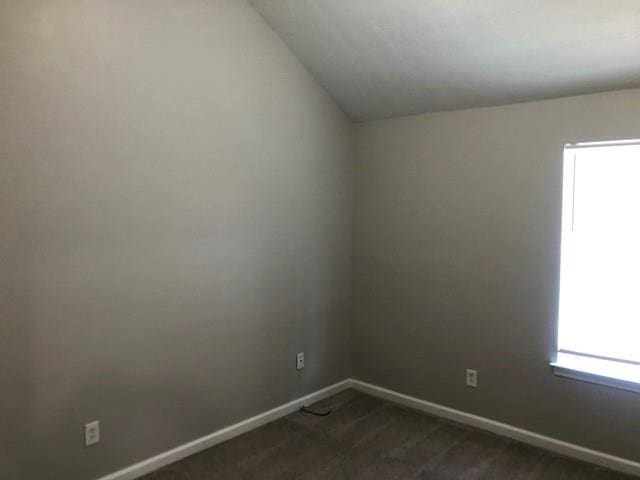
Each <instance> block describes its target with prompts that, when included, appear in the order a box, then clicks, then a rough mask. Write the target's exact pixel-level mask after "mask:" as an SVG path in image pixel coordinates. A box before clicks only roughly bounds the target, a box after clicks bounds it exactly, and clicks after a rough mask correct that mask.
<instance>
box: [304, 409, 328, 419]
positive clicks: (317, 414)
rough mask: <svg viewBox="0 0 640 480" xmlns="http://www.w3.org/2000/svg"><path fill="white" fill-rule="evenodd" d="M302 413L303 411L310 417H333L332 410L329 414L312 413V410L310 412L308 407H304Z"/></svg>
mask: <svg viewBox="0 0 640 480" xmlns="http://www.w3.org/2000/svg"><path fill="white" fill-rule="evenodd" d="M300 411H301V412H302V413H308V414H309V415H315V416H316V417H328V416H329V415H331V413H332V411H331V410H329V411H327V412H322V413H321V412H314V411H312V410H309V409H308V408H307V407H302V408H301V409H300Z"/></svg>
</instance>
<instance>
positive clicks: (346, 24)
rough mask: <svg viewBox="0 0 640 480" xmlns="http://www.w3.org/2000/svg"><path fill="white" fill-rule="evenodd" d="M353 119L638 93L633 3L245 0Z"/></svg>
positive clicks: (639, 31)
mask: <svg viewBox="0 0 640 480" xmlns="http://www.w3.org/2000/svg"><path fill="white" fill-rule="evenodd" d="M251 3H252V4H253V6H254V7H255V8H256V10H258V12H259V13H260V14H261V15H262V16H263V17H264V18H265V19H266V21H267V22H268V23H269V24H270V25H271V26H272V27H273V29H274V30H275V31H276V32H277V33H278V34H279V35H280V36H281V37H282V39H283V40H284V41H285V42H286V43H287V44H288V45H289V47H290V48H291V50H293V52H294V53H295V54H296V56H297V57H298V58H299V59H300V60H301V61H302V63H303V64H305V65H306V67H307V68H308V69H309V70H310V71H311V73H312V74H313V75H314V76H315V77H316V79H317V80H318V81H319V82H320V83H321V84H322V85H323V86H324V88H326V89H327V91H328V92H329V93H330V94H331V95H332V96H333V98H334V99H335V100H336V101H337V102H338V104H339V105H340V106H341V107H342V108H343V109H344V111H345V112H346V113H347V114H348V115H350V116H351V118H352V119H354V120H358V121H361V120H371V119H378V118H385V117H391V116H396V115H408V114H414V113H422V112H432V111H442V110H454V109H460V108H469V107H477V106H485V105H498V104H505V103H515V102H521V101H528V100H537V99H543V98H552V97H558V96H565V95H574V94H580V93H588V92H596V91H603V90H613V89H618V88H626V87H633V86H638V85H640V0H251Z"/></svg>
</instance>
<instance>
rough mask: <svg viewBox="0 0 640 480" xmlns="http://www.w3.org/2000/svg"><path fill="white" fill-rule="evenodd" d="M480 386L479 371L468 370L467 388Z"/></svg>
mask: <svg viewBox="0 0 640 480" xmlns="http://www.w3.org/2000/svg"><path fill="white" fill-rule="evenodd" d="M477 386H478V371H477V370H471V369H467V387H472V388H476V387H477Z"/></svg>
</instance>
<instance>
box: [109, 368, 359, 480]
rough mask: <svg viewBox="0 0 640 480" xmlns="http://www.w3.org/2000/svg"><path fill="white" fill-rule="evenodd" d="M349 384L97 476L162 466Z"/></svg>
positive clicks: (122, 478)
mask: <svg viewBox="0 0 640 480" xmlns="http://www.w3.org/2000/svg"><path fill="white" fill-rule="evenodd" d="M350 386H351V380H349V379H347V380H343V381H341V382H338V383H336V384H334V385H331V386H329V387H326V388H323V389H322V390H318V391H317V392H313V393H311V394H309V395H306V396H304V397H301V398H298V399H296V400H293V401H291V402H289V403H286V404H284V405H280V406H279V407H276V408H274V409H272V410H269V411H267V412H264V413H261V414H259V415H256V416H255V417H251V418H248V419H246V420H243V421H242V422H239V423H236V424H235V425H231V426H229V427H226V428H223V429H222V430H218V431H217V432H213V433H211V434H209V435H206V436H204V437H202V438H198V439H197V440H193V441H192V442H189V443H185V444H184V445H180V446H179V447H176V448H174V449H172V450H169V451H167V452H164V453H161V454H160V455H156V456H155V457H151V458H149V459H147V460H143V461H142V462H140V463H136V464H135V465H131V466H130V467H127V468H124V469H122V470H119V471H117V472H115V473H112V474H109V475H107V476H104V477H101V478H100V479H99V480H133V479H135V478H138V477H141V476H142V475H146V474H147V473H150V472H153V471H154V470H157V469H159V468H161V467H164V466H165V465H169V464H170V463H173V462H177V461H178V460H181V459H183V458H185V457H188V456H190V455H193V454H194V453H198V452H201V451H202V450H206V449H207V448H210V447H213V446H214V445H217V444H219V443H222V442H224V441H226V440H229V439H231V438H233V437H237V436H238V435H242V434H243V433H246V432H248V431H250V430H253V429H254V428H258V427H260V426H262V425H264V424H266V423H269V422H271V421H273V420H277V419H278V418H281V417H284V416H286V415H289V414H290V413H293V412H295V411H296V410H298V409H299V408H300V407H302V406H303V405H309V404H311V403H314V402H317V401H320V400H322V399H324V398H327V397H330V396H331V395H334V394H336V393H338V392H341V391H343V390H346V389H347V388H349V387H350Z"/></svg>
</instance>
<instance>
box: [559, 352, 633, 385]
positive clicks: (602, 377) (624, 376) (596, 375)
mask: <svg viewBox="0 0 640 480" xmlns="http://www.w3.org/2000/svg"><path fill="white" fill-rule="evenodd" d="M551 368H552V369H553V373H554V374H555V375H557V376H559V377H565V378H571V379H573V380H581V381H584V382H589V383H596V384H598V385H605V386H607V387H612V388H618V389H621V390H628V391H631V392H639V393H640V365H633V364H627V363H621V362H615V361H611V360H600V359H598V358H588V357H582V356H579V355H572V354H570V353H558V359H557V360H556V361H555V362H553V363H551Z"/></svg>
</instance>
